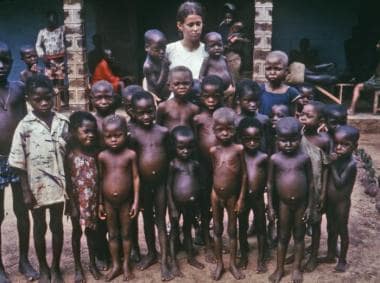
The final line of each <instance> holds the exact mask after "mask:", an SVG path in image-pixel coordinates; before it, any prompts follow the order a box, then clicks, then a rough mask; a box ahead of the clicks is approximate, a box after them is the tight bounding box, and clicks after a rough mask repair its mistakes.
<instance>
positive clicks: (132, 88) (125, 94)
mask: <svg viewBox="0 0 380 283" xmlns="http://www.w3.org/2000/svg"><path fill="white" fill-rule="evenodd" d="M141 91H144V89H143V88H142V87H141V86H139V85H129V86H127V87H125V88H123V89H122V90H121V97H122V103H123V105H124V110H125V112H126V113H127V115H128V117H129V121H128V124H129V123H134V122H135V121H134V118H133V112H132V97H133V96H134V95H135V94H136V93H138V92H141Z"/></svg>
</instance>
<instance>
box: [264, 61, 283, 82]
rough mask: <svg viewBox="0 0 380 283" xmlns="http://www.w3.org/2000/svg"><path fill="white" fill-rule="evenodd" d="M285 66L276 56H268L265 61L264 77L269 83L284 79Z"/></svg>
mask: <svg viewBox="0 0 380 283" xmlns="http://www.w3.org/2000/svg"><path fill="white" fill-rule="evenodd" d="M286 74H287V66H285V65H284V63H283V62H282V61H281V59H280V58H279V57H277V56H270V57H268V58H267V59H266V61H265V78H266V79H267V80H268V81H269V83H281V82H283V81H284V80H285V77H286Z"/></svg>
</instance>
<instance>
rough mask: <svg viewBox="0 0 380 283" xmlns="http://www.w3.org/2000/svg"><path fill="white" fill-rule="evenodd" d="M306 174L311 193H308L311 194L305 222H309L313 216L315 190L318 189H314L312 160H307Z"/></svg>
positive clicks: (304, 218)
mask: <svg viewBox="0 0 380 283" xmlns="http://www.w3.org/2000/svg"><path fill="white" fill-rule="evenodd" d="M305 173H306V180H307V182H308V186H309V192H308V193H309V194H308V202H307V208H306V210H305V214H304V217H303V221H304V222H307V221H309V218H310V215H311V210H312V209H313V201H314V190H315V189H316V188H315V187H314V181H313V171H312V167H311V161H310V158H309V159H308V160H307V162H306V164H305ZM315 209H316V208H315Z"/></svg>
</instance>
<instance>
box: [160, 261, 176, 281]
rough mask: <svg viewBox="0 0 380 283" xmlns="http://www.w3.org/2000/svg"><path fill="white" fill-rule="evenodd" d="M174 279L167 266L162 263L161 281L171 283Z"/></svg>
mask: <svg viewBox="0 0 380 283" xmlns="http://www.w3.org/2000/svg"><path fill="white" fill-rule="evenodd" d="M173 279H174V275H173V274H172V273H171V272H170V270H169V267H168V266H167V264H162V263H161V280H162V281H170V280H173Z"/></svg>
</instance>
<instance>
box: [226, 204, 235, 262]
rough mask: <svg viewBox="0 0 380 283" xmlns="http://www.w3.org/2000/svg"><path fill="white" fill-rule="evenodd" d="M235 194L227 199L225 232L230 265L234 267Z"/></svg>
mask: <svg viewBox="0 0 380 283" xmlns="http://www.w3.org/2000/svg"><path fill="white" fill-rule="evenodd" d="M236 200H237V197H236V196H231V197H230V198H229V199H228V200H227V214H228V224H227V226H228V227H227V233H228V237H229V239H230V265H231V266H233V267H236V249H237V239H236V238H237V235H236V232H237V227H236V225H237V214H236V212H235V206H236Z"/></svg>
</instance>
